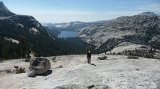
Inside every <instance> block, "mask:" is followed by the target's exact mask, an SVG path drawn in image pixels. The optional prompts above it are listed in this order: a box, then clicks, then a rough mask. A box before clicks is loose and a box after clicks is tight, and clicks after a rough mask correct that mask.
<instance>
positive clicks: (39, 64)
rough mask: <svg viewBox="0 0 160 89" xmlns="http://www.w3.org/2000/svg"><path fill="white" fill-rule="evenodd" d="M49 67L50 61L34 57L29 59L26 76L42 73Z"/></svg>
mask: <svg viewBox="0 0 160 89" xmlns="http://www.w3.org/2000/svg"><path fill="white" fill-rule="evenodd" d="M50 67H51V64H50V61H49V60H48V59H46V58H35V59H32V60H30V65H29V71H28V77H34V76H35V75H36V74H44V73H46V72H47V71H48V70H49V69H50Z"/></svg>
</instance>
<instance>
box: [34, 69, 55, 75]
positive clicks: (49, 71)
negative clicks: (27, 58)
mask: <svg viewBox="0 0 160 89" xmlns="http://www.w3.org/2000/svg"><path fill="white" fill-rule="evenodd" d="M50 74H52V70H48V71H47V72H45V73H43V74H36V76H48V75H50Z"/></svg>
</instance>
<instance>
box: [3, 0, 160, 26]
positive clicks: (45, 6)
mask: <svg viewBox="0 0 160 89" xmlns="http://www.w3.org/2000/svg"><path fill="white" fill-rule="evenodd" d="M1 1H3V2H4V4H5V5H6V6H7V7H8V9H9V10H10V11H12V12H14V13H16V14H22V15H31V16H33V17H35V18H36V19H37V20H38V21H39V22H41V23H63V22H73V21H82V22H92V21H101V20H110V19H114V18H116V17H119V16H131V15H136V14H139V13H141V12H155V13H157V14H160V9H159V8H160V1H159V0H141V1H140V0H130V1H128V0H99V1H97V0H34V1H33V0H1Z"/></svg>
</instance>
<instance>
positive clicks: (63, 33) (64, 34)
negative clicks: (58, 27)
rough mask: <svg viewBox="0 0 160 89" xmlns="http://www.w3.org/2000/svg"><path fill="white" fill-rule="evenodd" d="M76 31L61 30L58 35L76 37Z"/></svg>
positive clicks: (60, 36)
mask: <svg viewBox="0 0 160 89" xmlns="http://www.w3.org/2000/svg"><path fill="white" fill-rule="evenodd" d="M75 35H76V32H74V31H61V33H60V34H59V35H58V37H59V38H68V37H75Z"/></svg>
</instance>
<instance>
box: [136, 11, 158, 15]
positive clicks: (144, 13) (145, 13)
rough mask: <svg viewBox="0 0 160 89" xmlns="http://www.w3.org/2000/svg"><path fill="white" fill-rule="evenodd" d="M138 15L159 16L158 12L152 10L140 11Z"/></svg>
mask: <svg viewBox="0 0 160 89" xmlns="http://www.w3.org/2000/svg"><path fill="white" fill-rule="evenodd" d="M139 15H147V16H159V15H158V14H155V13H154V12H142V13H140V14H139Z"/></svg>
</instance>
